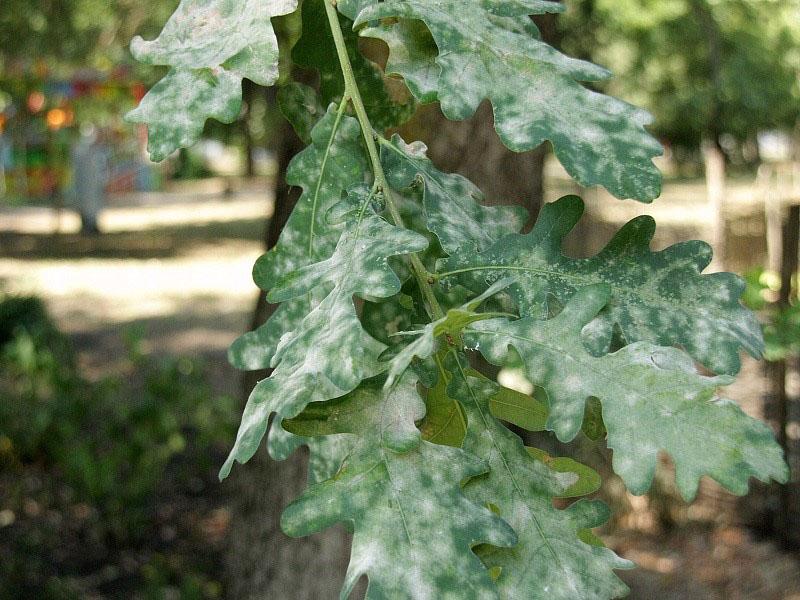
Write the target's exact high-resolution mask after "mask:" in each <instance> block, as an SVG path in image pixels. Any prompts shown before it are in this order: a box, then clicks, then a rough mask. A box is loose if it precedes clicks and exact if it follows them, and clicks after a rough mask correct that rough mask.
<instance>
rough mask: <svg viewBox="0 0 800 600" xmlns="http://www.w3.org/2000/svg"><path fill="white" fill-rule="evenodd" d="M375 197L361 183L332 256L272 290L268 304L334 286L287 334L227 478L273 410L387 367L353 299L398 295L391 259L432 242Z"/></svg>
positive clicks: (342, 389) (293, 407) (337, 392)
mask: <svg viewBox="0 0 800 600" xmlns="http://www.w3.org/2000/svg"><path fill="white" fill-rule="evenodd" d="M369 200H370V195H369V193H368V192H367V191H366V190H364V189H363V188H356V189H355V190H354V192H353V193H352V194H351V196H350V201H351V202H352V204H353V206H354V212H353V213H352V215H351V219H350V221H349V222H348V223H347V225H346V227H345V231H344V232H343V233H342V237H341V239H340V240H339V243H338V244H337V246H336V250H335V251H334V253H333V255H332V256H331V257H330V258H329V259H327V260H325V261H322V262H319V263H315V264H312V265H308V266H306V267H301V268H298V269H297V270H295V271H292V272H289V273H287V274H286V275H284V276H283V277H282V278H281V279H280V280H279V281H277V282H276V284H275V286H274V287H273V288H272V290H271V291H270V293H269V295H268V297H267V299H268V300H269V301H270V302H282V301H285V300H292V299H294V298H298V297H301V296H304V295H307V294H310V293H312V292H319V290H330V291H329V292H328V293H327V295H325V296H324V298H323V299H322V300H321V302H320V303H319V304H318V305H316V306H315V307H314V308H313V310H311V312H309V314H308V315H307V316H306V317H305V318H304V319H303V320H302V322H301V323H300V324H299V325H298V326H297V328H296V329H295V330H294V331H291V332H286V333H284V335H283V337H282V338H281V340H280V342H279V344H278V347H277V351H276V353H275V356H274V357H273V358H272V363H271V366H273V367H275V370H274V372H273V373H272V376H271V377H269V378H268V379H265V380H264V381H262V382H260V383H259V384H258V385H257V386H256V388H255V389H254V390H253V393H252V394H251V395H250V398H249V399H248V401H247V406H246V407H245V411H244V414H243V416H242V424H241V426H240V428H239V433H238V435H237V437H236V443H235V444H234V447H233V449H232V450H231V453H230V456H229V457H228V460H227V461H226V462H225V464H224V465H223V467H222V470H221V472H220V474H221V477H225V476H227V474H228V473H229V472H230V469H231V467H232V465H233V461H234V460H238V461H239V462H245V461H247V460H249V459H250V457H252V456H253V454H254V453H255V451H256V449H257V448H258V445H259V444H260V442H261V439H262V438H263V436H264V433H265V432H266V429H267V422H268V419H269V416H270V415H271V414H272V413H277V414H278V416H279V417H281V418H288V417H293V416H295V415H297V414H298V413H300V412H301V411H302V410H303V409H304V408H305V407H306V405H307V404H309V403H310V402H320V401H324V400H329V399H331V398H337V397H340V396H343V395H344V394H347V393H349V392H350V391H352V390H353V389H355V388H356V387H357V386H358V384H359V383H360V382H361V381H363V380H364V379H367V378H369V377H372V376H374V375H377V374H378V373H380V372H381V371H382V370H383V369H384V368H385V367H384V366H383V365H382V364H380V363H379V362H378V359H377V357H378V356H379V355H380V354H381V352H383V350H384V349H385V346H384V345H383V344H381V343H380V342H378V341H377V340H375V339H374V338H372V337H370V336H369V335H368V334H367V333H366V332H365V331H364V329H363V328H362V326H361V322H360V321H359V319H358V315H357V313H356V307H355V305H354V303H353V297H354V296H355V295H360V296H362V297H363V296H365V295H367V294H369V295H370V296H375V297H384V298H388V297H390V296H392V295H394V294H396V293H398V292H399V291H400V280H399V279H398V278H397V275H395V274H394V272H393V271H392V270H391V268H390V267H389V265H388V258H389V257H391V256H397V255H401V254H407V253H410V252H416V251H418V250H422V249H424V248H425V247H426V246H427V245H428V241H427V240H426V239H425V238H424V237H422V236H420V235H418V234H416V233H413V232H411V231H408V230H405V229H400V228H398V227H393V226H392V225H389V224H388V223H387V222H386V221H384V220H383V219H381V218H380V217H378V216H377V215H374V214H368V207H369V204H370V201H369Z"/></svg>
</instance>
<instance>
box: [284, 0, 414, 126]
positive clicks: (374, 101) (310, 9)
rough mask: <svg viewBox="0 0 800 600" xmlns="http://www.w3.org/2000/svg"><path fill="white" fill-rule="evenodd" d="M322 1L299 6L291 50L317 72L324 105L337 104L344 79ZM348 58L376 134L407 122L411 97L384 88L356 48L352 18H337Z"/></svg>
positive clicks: (298, 60)
mask: <svg viewBox="0 0 800 600" xmlns="http://www.w3.org/2000/svg"><path fill="white" fill-rule="evenodd" d="M323 1H324V0H304V2H303V7H302V11H301V12H302V17H303V35H302V37H301V38H300V40H299V41H298V43H297V45H296V46H295V47H294V50H293V51H292V58H293V59H294V61H295V62H296V63H297V64H298V65H301V66H303V67H307V68H312V69H316V70H317V71H318V72H319V76H320V90H319V92H320V97H321V98H322V102H323V103H324V104H327V103H330V102H334V101H335V102H338V101H339V100H340V99H341V98H342V95H343V94H344V77H343V76H342V71H341V67H340V66H339V60H338V58H337V54H336V46H335V44H334V41H333V35H332V34H331V30H330V25H329V24H328V19H327V16H326V14H325V9H324V7H323V4H322V3H323ZM340 21H341V26H342V32H343V34H344V39H345V44H346V46H347V55H348V58H349V59H350V64H351V65H352V67H353V73H354V75H355V77H356V80H357V81H358V88H359V91H360V93H361V97H362V100H363V101H364V106H365V108H366V110H367V115H368V116H369V119H370V122H371V123H372V125H373V127H375V129H376V130H378V131H383V130H385V129H388V128H389V127H396V126H398V125H400V124H401V123H404V122H405V121H407V120H408V119H409V118H411V116H412V115H413V114H414V111H415V110H416V103H415V102H414V98H413V97H411V96H409V95H408V93H407V92H406V93H405V96H406V97H405V98H403V97H402V96H401V95H400V94H396V95H395V96H396V97H394V96H393V95H392V94H390V92H389V89H388V88H387V85H386V81H385V78H384V76H383V72H382V71H381V70H380V68H379V67H378V66H377V65H376V64H374V63H372V62H371V61H369V60H367V59H366V58H365V57H364V55H363V54H361V52H360V51H359V49H358V36H357V35H356V34H355V33H354V32H353V23H352V20H351V19H347V18H346V17H340Z"/></svg>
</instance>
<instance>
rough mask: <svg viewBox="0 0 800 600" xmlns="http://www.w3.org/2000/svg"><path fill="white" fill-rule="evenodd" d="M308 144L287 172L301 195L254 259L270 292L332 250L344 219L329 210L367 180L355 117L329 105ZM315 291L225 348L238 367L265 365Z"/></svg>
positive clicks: (288, 304)
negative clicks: (330, 216) (267, 245)
mask: <svg viewBox="0 0 800 600" xmlns="http://www.w3.org/2000/svg"><path fill="white" fill-rule="evenodd" d="M311 137H312V144H311V145H310V146H308V147H307V148H306V149H304V150H303V151H302V152H300V153H299V154H298V155H297V156H295V158H294V159H293V160H292V162H291V163H290V164H289V168H288V170H287V172H286V181H287V183H288V184H289V185H293V186H298V187H300V188H302V190H303V193H302V194H301V196H300V198H299V199H298V201H297V204H296V205H295V207H294V210H293V211H292V214H291V215H290V216H289V220H288V221H287V223H286V225H285V226H284V228H283V230H282V231H281V235H280V238H279V239H278V243H277V244H276V245H275V247H274V248H272V249H270V251H269V252H267V253H266V254H265V255H264V256H262V257H261V258H259V259H258V261H257V262H256V265H255V267H254V269H253V279H254V280H255V282H256V284H257V285H258V286H259V287H260V288H262V289H264V290H270V289H271V288H272V287H273V286H274V285H275V282H276V281H277V280H278V278H279V277H280V276H281V275H282V274H284V273H289V272H291V271H293V270H295V269H298V268H301V267H304V266H307V265H310V264H312V263H315V262H317V261H319V260H323V259H325V258H328V257H329V256H330V255H331V254H332V253H333V251H334V249H335V248H336V243H337V241H338V240H339V236H340V235H341V232H342V229H343V225H342V223H331V222H330V221H329V220H328V218H327V215H328V211H330V209H331V208H332V207H333V206H334V205H336V204H338V203H339V202H340V201H341V199H342V197H343V195H344V194H345V193H346V190H347V189H348V188H350V187H351V186H353V185H355V184H357V183H359V182H363V181H365V179H366V177H367V173H368V172H369V166H368V165H369V161H368V159H367V156H366V152H365V151H364V149H363V147H362V144H361V129H360V128H359V126H358V121H356V120H355V119H354V118H352V117H348V116H347V115H344V114H340V113H338V112H337V111H336V109H335V108H334V106H333V105H331V106H330V107H329V108H328V112H327V113H326V114H325V116H324V117H323V118H322V119H321V120H320V121H319V123H317V125H316V126H315V127H314V129H313V130H312V132H311ZM316 296H318V293H317V292H313V291H312V292H311V293H310V294H308V295H307V296H305V297H300V298H295V299H293V300H291V301H290V302H285V303H284V304H282V305H281V306H280V307H279V308H278V309H277V310H276V312H275V313H273V314H272V316H271V317H270V319H269V320H268V321H267V322H266V323H265V324H264V325H262V326H261V327H259V328H258V329H257V330H256V331H255V332H250V333H247V334H245V335H244V336H242V337H241V338H239V339H238V340H236V342H234V344H233V346H231V350H230V352H229V358H230V360H231V363H232V364H233V365H234V366H235V367H237V368H240V369H247V370H257V369H265V368H267V367H268V366H269V365H270V361H271V360H272V357H273V356H274V354H275V350H276V348H277V345H278V342H279V340H280V339H281V336H282V335H283V334H284V333H286V332H288V331H292V330H294V329H296V328H297V326H298V325H299V324H300V322H301V321H302V319H303V318H304V317H305V316H306V315H307V314H308V313H309V312H310V311H311V308H312V304H313V302H318V301H319V298H318V297H316Z"/></svg>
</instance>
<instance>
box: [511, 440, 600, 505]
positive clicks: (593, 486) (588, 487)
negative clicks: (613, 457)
mask: <svg viewBox="0 0 800 600" xmlns="http://www.w3.org/2000/svg"><path fill="white" fill-rule="evenodd" d="M525 449H526V450H527V451H528V454H530V455H531V457H533V458H534V459H536V460H539V461H542V462H543V463H544V464H546V465H547V466H548V467H550V469H552V470H553V471H556V472H557V473H572V474H573V475H576V476H577V481H576V482H575V483H573V484H572V485H571V486H570V487H568V488H567V489H566V490H564V491H563V492H561V493H560V497H561V498H575V497H579V496H586V495H587V494H592V493H594V492H596V491H597V490H599V489H600V484H601V483H602V481H601V479H600V475H598V473H597V471H595V470H594V469H592V468H591V467H587V466H586V465H584V464H581V463H579V462H578V461H576V460H573V459H571V458H569V457H565V456H557V457H553V456H550V455H549V454H547V452H545V451H543V450H540V449H539V448H525Z"/></svg>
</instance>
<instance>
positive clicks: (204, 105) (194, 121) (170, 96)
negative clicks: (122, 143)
mask: <svg viewBox="0 0 800 600" xmlns="http://www.w3.org/2000/svg"><path fill="white" fill-rule="evenodd" d="M241 87H242V80H241V78H240V77H238V76H237V75H235V74H232V73H228V72H227V71H224V70H222V71H219V72H218V73H213V72H212V71H211V70H208V69H206V70H193V71H190V70H187V69H172V70H170V72H169V73H167V75H166V76H165V77H164V78H163V79H162V80H161V81H159V82H158V83H157V84H156V85H154V86H153V88H152V89H151V90H150V91H149V92H148V93H147V95H146V96H145V97H144V98H142V101H141V102H140V103H139V106H137V107H136V108H135V109H133V110H132V111H131V112H129V113H128V114H127V115H126V117H125V119H126V120H127V121H128V122H130V123H144V124H146V125H147V126H148V139H147V151H148V152H149V153H150V159H151V160H153V161H155V162H158V161H162V160H164V159H165V158H167V157H168V156H169V155H170V154H172V153H173V152H174V151H175V150H177V149H178V148H186V147H188V146H191V145H192V144H194V143H195V142H196V141H197V140H198V139H199V138H200V134H201V133H203V125H204V123H205V122H206V119H209V118H214V119H216V120H218V121H221V122H222V123H232V122H233V121H235V120H236V118H237V117H238V116H239V111H240V109H241V104H242V98H241V93H242V92H241Z"/></svg>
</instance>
